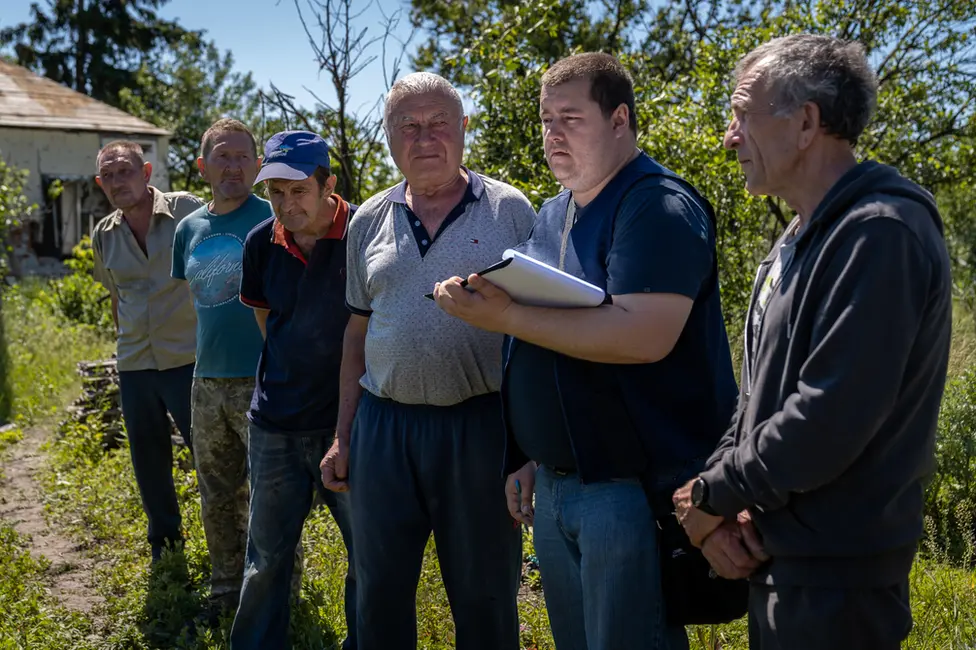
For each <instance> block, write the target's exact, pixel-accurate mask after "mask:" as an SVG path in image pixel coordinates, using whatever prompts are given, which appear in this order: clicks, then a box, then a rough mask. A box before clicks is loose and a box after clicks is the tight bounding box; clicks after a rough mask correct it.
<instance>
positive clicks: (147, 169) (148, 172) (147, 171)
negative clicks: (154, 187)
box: [142, 162, 152, 183]
mask: <svg viewBox="0 0 976 650" xmlns="http://www.w3.org/2000/svg"><path fill="white" fill-rule="evenodd" d="M142 175H143V176H144V177H145V179H146V182H147V183H148V182H149V179H150V178H152V163H151V162H147V163H146V164H145V165H143V166H142Z"/></svg>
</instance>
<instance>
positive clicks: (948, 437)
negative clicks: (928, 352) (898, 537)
mask: <svg viewBox="0 0 976 650" xmlns="http://www.w3.org/2000/svg"><path fill="white" fill-rule="evenodd" d="M935 453H936V471H935V476H934V477H933V479H932V482H931V483H930V484H929V486H928V489H927V491H926V496H925V513H926V519H927V525H926V528H927V530H926V538H927V540H926V542H927V546H928V547H930V549H938V550H939V551H940V552H942V553H944V554H945V556H946V557H947V558H948V559H950V560H952V561H953V562H954V563H956V564H968V563H969V560H971V558H972V551H971V549H972V545H973V532H974V531H973V522H974V521H976V366H973V367H970V368H969V369H968V370H966V371H965V372H964V373H963V374H962V375H961V376H959V377H958V378H956V379H954V380H953V381H951V382H949V384H948V385H947V386H946V392H945V397H944V398H943V400H942V410H941V412H940V414H939V429H938V437H937V440H936V452H935Z"/></svg>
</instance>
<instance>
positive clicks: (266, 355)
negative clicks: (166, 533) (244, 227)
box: [231, 131, 356, 650]
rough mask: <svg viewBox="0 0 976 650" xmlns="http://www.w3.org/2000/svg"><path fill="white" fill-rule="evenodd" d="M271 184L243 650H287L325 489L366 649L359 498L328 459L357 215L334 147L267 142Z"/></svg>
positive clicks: (252, 295) (252, 430)
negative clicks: (297, 576) (314, 514)
mask: <svg viewBox="0 0 976 650" xmlns="http://www.w3.org/2000/svg"><path fill="white" fill-rule="evenodd" d="M260 181H264V183H265V187H266V189H267V193H268V197H269V198H270V199H271V207H272V209H273V210H274V214H275V216H274V218H272V219H268V220H266V221H264V222H262V223H260V224H258V225H257V226H256V227H255V228H254V229H253V230H252V231H251V232H250V234H248V236H247V240H246V241H245V243H244V269H243V274H242V279H241V290H240V299H241V302H243V303H244V304H245V305H248V306H249V307H251V308H253V309H254V315H255V318H256V319H257V322H258V326H259V327H260V328H261V332H262V334H263V335H264V347H263V349H262V351H261V358H260V360H259V361H258V368H257V375H256V377H255V387H254V395H253V397H252V399H251V408H250V410H249V411H248V414H247V417H248V420H249V421H250V426H249V444H248V464H249V468H250V483H251V505H250V519H249V526H248V539H247V558H246V563H245V569H244V586H243V588H242V590H241V598H240V606H239V607H238V610H237V616H236V617H235V619H234V626H233V629H232V630H231V648H232V650H252V649H253V650H257V649H259V648H260V649H264V648H285V647H288V643H287V633H288V623H289V615H290V611H291V608H290V603H289V591H290V590H289V584H290V582H291V579H292V576H293V573H294V571H293V565H294V558H295V549H296V548H297V547H298V545H299V544H300V543H301V536H302V528H303V527H304V524H305V518H306V517H307V516H308V513H309V511H310V509H311V507H312V500H313V496H314V491H315V490H318V492H319V493H320V495H321V497H322V500H323V501H324V502H325V503H326V505H328V506H329V509H330V510H331V511H332V515H333V516H334V517H335V520H336V523H338V525H339V530H340V531H341V533H342V538H343V541H344V542H345V545H346V550H347V552H348V556H349V567H350V570H349V572H348V573H347V574H346V591H345V612H346V625H347V629H348V630H349V633H348V637H347V638H346V640H345V642H344V643H343V645H342V647H343V650H354V649H355V648H356V640H355V631H356V610H355V607H356V586H355V585H356V582H355V575H354V572H353V571H352V567H353V563H352V555H353V553H352V546H351V541H352V540H351V537H350V532H349V509H348V496H347V495H345V494H336V493H334V492H329V491H326V490H325V489H324V488H323V486H322V483H321V481H320V480H319V461H320V460H321V459H322V457H323V456H324V455H325V452H326V450H327V449H328V448H329V447H330V446H331V445H332V441H333V439H334V437H335V429H336V419H337V413H338V409H339V363H340V361H341V359H342V338H343V333H344V331H345V328H346V323H347V322H348V320H349V312H348V310H347V309H346V307H345V295H346V294H345V291H346V223H347V222H348V220H349V219H350V218H351V217H352V214H353V213H354V212H355V210H356V206H355V205H350V204H349V203H347V202H346V201H345V200H344V199H343V198H342V197H340V196H339V195H338V194H335V193H333V190H334V189H335V184H336V177H335V176H334V175H333V174H332V172H331V165H330V161H329V147H328V145H327V144H326V142H325V140H323V139H322V138H321V137H319V136H318V135H316V134H314V133H309V132H307V131H285V132H283V133H278V134H276V135H274V136H273V137H272V138H271V139H270V140H268V143H267V144H266V145H265V150H264V163H263V166H262V167H261V171H260V173H259V174H258V176H257V178H256V180H255V182H256V183H257V182H260Z"/></svg>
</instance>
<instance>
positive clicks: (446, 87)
mask: <svg viewBox="0 0 976 650" xmlns="http://www.w3.org/2000/svg"><path fill="white" fill-rule="evenodd" d="M426 94H439V95H442V96H443V97H445V98H447V99H449V100H450V101H451V103H453V104H455V105H456V106H457V110H458V114H459V115H461V116H462V118H463V116H464V104H462V103H461V94H460V93H459V92H458V91H457V88H455V87H454V86H452V85H451V82H450V81H448V80H447V79H445V78H444V77H442V76H440V75H439V74H434V73H433V72H414V73H411V74H408V75H407V76H406V77H404V78H403V79H399V80H398V81H397V82H396V83H394V84H393V87H392V88H390V92H389V93H387V95H386V105H385V106H384V107H383V129H384V130H385V131H386V132H387V134H389V132H390V116H391V115H392V114H393V109H394V107H395V106H396V105H397V104H398V103H399V102H400V101H401V100H402V99H404V98H406V97H411V96H413V95H426Z"/></svg>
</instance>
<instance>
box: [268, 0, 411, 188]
mask: <svg viewBox="0 0 976 650" xmlns="http://www.w3.org/2000/svg"><path fill="white" fill-rule="evenodd" d="M294 2H295V9H296V10H297V11H298V18H299V20H300V21H301V23H302V27H303V28H304V30H305V34H306V36H307V37H308V42H309V45H310V46H311V48H312V51H313V52H314V54H315V58H316V60H317V61H318V64H319V70H320V71H323V72H325V73H327V75H328V78H329V83H330V86H331V90H332V91H333V92H334V93H335V96H336V100H335V103H334V104H333V103H331V102H329V101H327V100H324V99H322V97H321V96H320V95H319V94H317V93H315V92H313V91H312V90H309V89H308V88H306V89H305V90H307V91H308V92H309V94H311V95H312V97H313V98H314V99H315V101H316V106H315V110H314V111H308V110H304V109H301V108H299V107H298V106H297V105H296V104H295V98H294V97H293V96H290V95H286V94H285V93H282V92H281V91H279V90H278V89H277V88H275V87H274V86H273V85H272V92H270V93H266V94H265V101H266V102H267V104H268V106H270V107H271V108H272V110H273V111H274V112H275V113H276V114H277V115H278V117H279V119H280V120H282V121H283V122H284V123H285V124H291V123H295V124H300V125H302V128H306V129H309V130H313V131H314V130H316V129H319V131H318V132H319V133H321V134H322V136H323V137H325V138H326V140H328V141H329V144H330V146H331V147H332V154H333V156H334V157H335V158H336V160H337V161H338V163H339V166H338V169H336V174H337V176H338V183H337V187H336V190H337V192H338V193H339V194H340V195H341V196H343V198H345V199H347V200H350V201H353V202H354V203H360V202H362V201H363V200H364V199H366V198H367V197H369V196H370V195H371V194H372V193H374V192H375V191H377V190H379V189H382V188H383V187H385V185H383V184H384V183H386V184H388V183H390V182H392V181H393V179H394V178H395V174H394V173H393V170H392V168H391V167H390V165H389V163H388V162H387V161H386V156H385V144H384V142H383V131H382V126H383V125H382V119H381V117H380V114H381V111H380V107H381V106H382V103H381V102H382V98H381V97H377V98H376V103H375V104H373V105H372V106H371V107H369V108H368V109H366V110H365V111H356V110H353V108H352V107H351V106H350V93H349V90H350V82H351V81H352V80H353V79H354V78H355V77H356V76H358V75H359V74H361V73H362V72H363V70H364V69H365V68H366V67H367V66H368V65H370V64H371V63H373V62H374V61H377V60H379V61H380V63H381V64H382V66H383V77H384V81H385V83H386V86H387V88H389V87H390V86H391V85H392V84H393V81H394V80H395V79H396V77H397V76H398V75H399V73H400V62H401V61H402V59H403V52H404V50H405V48H406V43H399V44H398V45H399V54H394V55H393V57H392V59H390V60H387V49H388V47H390V45H391V42H392V41H393V40H394V39H393V32H394V30H395V29H396V26H397V24H398V21H399V20H400V14H399V12H396V13H393V14H392V15H390V16H386V17H385V20H384V21H383V22H382V23H381V24H380V25H379V27H380V30H379V32H378V33H377V32H373V33H371V32H370V29H369V27H363V28H359V27H358V23H359V22H360V20H361V19H362V17H363V14H364V13H365V12H366V11H367V10H368V9H369V8H370V7H371V6H372V4H373V3H372V1H370V2H368V3H366V4H356V3H355V0H305V4H306V5H307V8H306V9H305V10H303V9H302V4H303V3H302V2H301V0H294ZM354 5H355V7H356V8H354ZM306 12H307V15H306ZM377 45H380V46H381V50H382V54H381V55H371V54H368V52H369V50H370V49H371V48H373V47H375V46H377Z"/></svg>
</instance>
